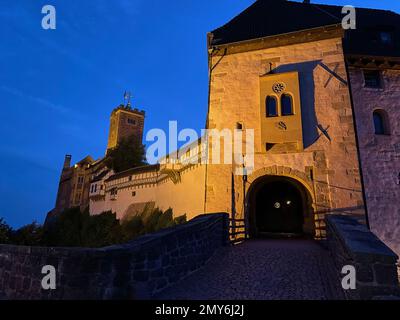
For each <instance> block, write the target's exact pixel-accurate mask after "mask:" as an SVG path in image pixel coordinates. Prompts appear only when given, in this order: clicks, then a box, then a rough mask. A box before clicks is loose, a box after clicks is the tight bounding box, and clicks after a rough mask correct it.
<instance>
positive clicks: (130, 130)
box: [107, 102, 145, 151]
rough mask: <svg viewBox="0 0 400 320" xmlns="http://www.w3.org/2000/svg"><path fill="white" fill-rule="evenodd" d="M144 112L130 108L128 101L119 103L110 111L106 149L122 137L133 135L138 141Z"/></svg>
mask: <svg viewBox="0 0 400 320" xmlns="http://www.w3.org/2000/svg"><path fill="white" fill-rule="evenodd" d="M144 117H145V112H144V111H143V110H138V109H136V108H134V109H132V108H131V104H130V102H128V103H127V104H126V105H123V104H121V105H119V106H118V107H117V108H115V109H114V110H113V111H112V112H111V116H110V132H109V135H108V144H107V151H108V150H111V149H113V148H115V147H116V146H117V145H118V144H119V143H120V142H121V140H122V139H126V138H128V137H130V136H132V135H133V136H135V137H136V138H137V139H138V141H142V139H143V128H144Z"/></svg>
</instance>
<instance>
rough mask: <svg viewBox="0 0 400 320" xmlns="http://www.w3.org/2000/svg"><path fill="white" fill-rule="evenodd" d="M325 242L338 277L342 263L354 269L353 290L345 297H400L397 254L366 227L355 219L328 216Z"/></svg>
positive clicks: (348, 291) (347, 292)
mask: <svg viewBox="0 0 400 320" xmlns="http://www.w3.org/2000/svg"><path fill="white" fill-rule="evenodd" d="M326 225H327V241H328V247H329V250H330V253H331V255H332V257H333V259H334V261H335V265H336V268H337V271H338V277H340V278H343V277H344V276H345V275H342V274H341V270H342V268H343V267H344V266H347V265H351V266H354V267H355V269H356V289H355V290H351V289H350V290H346V291H345V292H346V295H347V298H349V299H362V300H369V299H374V298H377V297H390V296H399V297H400V286H399V282H398V276H397V268H396V261H397V260H398V256H397V255H396V254H395V253H394V252H393V251H392V250H390V249H389V248H388V247H387V246H386V245H385V244H384V243H383V242H382V241H380V240H379V239H378V238H377V237H376V236H375V235H374V234H373V233H372V232H371V231H369V230H368V229H367V227H366V226H364V225H361V224H360V223H358V222H357V221H356V220H355V219H353V218H350V217H346V216H339V215H328V216H327V217H326Z"/></svg>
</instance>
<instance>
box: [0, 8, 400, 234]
mask: <svg viewBox="0 0 400 320" xmlns="http://www.w3.org/2000/svg"><path fill="white" fill-rule="evenodd" d="M253 2H254V1H253V0H201V1H200V0H197V1H195V0H171V1H165V0H46V1H38V0H18V1H15V0H0V110H1V125H0V135H1V139H0V167H1V175H0V217H3V218H5V219H6V221H7V222H8V223H9V224H10V225H12V226H13V227H19V226H21V225H24V224H27V223H30V222H32V221H33V220H36V221H37V222H39V223H42V222H43V221H44V218H45V216H46V213H47V212H48V211H49V210H51V209H52V208H53V206H54V203H55V197H56V192H57V186H58V180H59V175H60V169H61V167H62V164H63V160H64V155H65V154H72V156H73V159H72V161H73V162H77V161H79V160H80V159H82V158H83V157H85V156H86V155H88V154H90V155H92V156H93V157H94V158H100V157H102V156H103V155H104V152H105V148H106V144H107V136H108V126H109V115H110V112H111V111H112V109H113V108H114V107H116V106H117V105H118V104H120V103H122V102H123V94H124V91H125V90H129V91H132V93H133V96H134V97H133V106H134V107H138V108H139V109H144V110H146V122H145V131H147V130H149V129H151V128H162V129H166V128H167V127H168V121H169V120H177V121H178V127H179V129H183V128H193V129H196V130H198V131H199V130H200V129H201V128H203V127H204V124H205V118H206V110H207V90H208V88H207V85H208V83H207V76H208V70H207V50H206V34H207V32H208V31H211V30H213V29H215V28H217V27H219V26H220V25H222V24H224V23H226V22H228V21H229V20H230V19H231V18H233V17H234V16H235V15H237V14H238V13H240V12H241V11H242V10H243V9H245V8H246V7H248V6H249V5H250V4H252V3H253ZM312 2H313V3H325V4H337V5H347V4H352V5H354V6H360V7H372V8H380V9H388V10H393V11H396V12H400V2H399V1H393V0H380V1H366V0H363V1H361V0H359V1H355V0H350V1H347V0H346V1H342V0H323V1H316V0H312ZM46 4H51V5H54V6H55V8H56V10H57V29H56V30H43V29H42V27H41V20H42V17H43V14H42V13H41V9H42V7H43V6H44V5H46Z"/></svg>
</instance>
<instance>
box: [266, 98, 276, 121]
mask: <svg viewBox="0 0 400 320" xmlns="http://www.w3.org/2000/svg"><path fill="white" fill-rule="evenodd" d="M265 106H266V114H267V117H277V116H278V101H277V99H276V98H275V97H273V96H268V97H267V99H266V100H265Z"/></svg>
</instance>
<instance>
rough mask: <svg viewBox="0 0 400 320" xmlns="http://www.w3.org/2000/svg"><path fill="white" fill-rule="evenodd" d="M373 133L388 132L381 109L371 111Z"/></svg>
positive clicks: (385, 119)
mask: <svg viewBox="0 0 400 320" xmlns="http://www.w3.org/2000/svg"><path fill="white" fill-rule="evenodd" d="M373 118H374V128H375V134H389V123H388V120H387V116H386V114H385V112H384V111H383V110H375V111H374V113H373Z"/></svg>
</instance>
